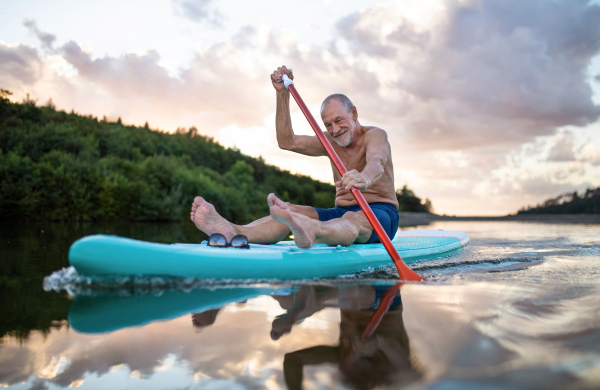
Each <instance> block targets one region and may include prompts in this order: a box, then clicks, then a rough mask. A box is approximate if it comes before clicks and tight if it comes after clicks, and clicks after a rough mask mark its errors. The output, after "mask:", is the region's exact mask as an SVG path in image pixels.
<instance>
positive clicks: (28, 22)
mask: <svg viewBox="0 0 600 390" xmlns="http://www.w3.org/2000/svg"><path fill="white" fill-rule="evenodd" d="M23 26H25V27H27V29H28V30H29V32H31V33H32V34H33V35H35V36H36V37H37V38H38V39H39V40H40V42H41V43H42V46H43V47H44V48H45V49H46V50H48V51H53V50H54V49H53V48H52V45H53V44H54V41H56V35H54V34H49V33H47V32H42V31H40V29H38V27H37V23H36V22H35V20H32V19H25V20H24V21H23Z"/></svg>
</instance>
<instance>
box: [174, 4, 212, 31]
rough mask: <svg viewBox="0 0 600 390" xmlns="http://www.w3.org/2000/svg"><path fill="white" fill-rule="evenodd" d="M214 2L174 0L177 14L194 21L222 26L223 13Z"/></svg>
mask: <svg viewBox="0 0 600 390" xmlns="http://www.w3.org/2000/svg"><path fill="white" fill-rule="evenodd" d="M212 3H213V2H212V0H172V4H173V8H174V9H175V13H176V14H177V15H179V16H181V17H184V18H186V19H188V20H191V21H192V22H194V23H203V22H207V23H209V24H211V25H214V26H220V25H221V23H222V21H223V15H221V13H220V12H219V10H218V9H216V8H215V7H214V6H213V4H212Z"/></svg>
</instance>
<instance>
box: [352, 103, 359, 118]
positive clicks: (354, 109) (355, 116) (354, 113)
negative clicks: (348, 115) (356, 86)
mask: <svg viewBox="0 0 600 390" xmlns="http://www.w3.org/2000/svg"><path fill="white" fill-rule="evenodd" d="M352 119H354V120H357V119H358V110H357V109H356V106H352Z"/></svg>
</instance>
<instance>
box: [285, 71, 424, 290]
mask: <svg viewBox="0 0 600 390" xmlns="http://www.w3.org/2000/svg"><path fill="white" fill-rule="evenodd" d="M282 79H283V81H284V82H285V83H286V84H285V86H286V88H287V89H288V91H290V93H291V94H292V96H293V97H294V100H295V101H296V103H298V106H299V107H300V110H301V111H302V113H303V114H304V116H305V117H306V119H307V120H308V123H309V124H310V127H312V129H313V130H314V132H315V134H316V135H317V138H318V139H319V141H321V144H322V145H323V147H324V148H325V150H326V151H327V154H328V155H329V158H330V159H331V161H333V165H335V167H336V169H337V170H338V172H339V173H340V175H342V176H344V174H345V173H346V172H347V170H346V167H344V164H343V163H342V160H340V158H339V157H338V155H337V153H336V152H335V150H333V147H332V146H331V144H330V143H329V140H328V139H327V138H326V137H325V135H324V134H323V131H322V130H321V128H320V127H319V124H318V123H317V121H316V120H315V118H314V117H313V116H312V114H311V113H310V111H309V110H308V107H306V104H304V101H303V100H302V98H301V97H300V94H299V93H298V91H297V90H296V86H295V85H294V82H293V81H292V80H290V78H289V77H288V76H287V75H286V74H284V75H283V78H282ZM352 195H354V198H355V199H356V201H357V202H358V205H359V206H360V208H361V209H362V211H363V212H364V213H365V216H366V217H367V219H368V220H369V223H370V224H371V226H373V230H375V233H377V236H378V237H379V240H380V241H381V243H382V244H383V246H384V247H385V249H386V250H387V252H388V253H389V254H390V257H391V258H392V260H393V261H394V264H395V265H396V268H397V269H398V275H399V276H400V279H401V280H411V281H418V282H421V281H423V278H421V277H420V276H419V275H418V274H417V273H416V272H415V271H413V270H411V269H410V268H408V266H407V265H406V264H404V261H402V258H401V257H400V255H399V254H398V251H397V250H396V248H395V247H394V245H393V244H392V241H391V240H390V238H389V237H388V235H387V233H386V232H385V230H384V229H383V226H381V223H380V222H379V220H378V219H377V217H375V214H373V210H371V206H369V204H368V203H367V201H366V199H365V197H364V196H363V194H362V192H360V190H359V189H358V188H356V187H353V188H352Z"/></svg>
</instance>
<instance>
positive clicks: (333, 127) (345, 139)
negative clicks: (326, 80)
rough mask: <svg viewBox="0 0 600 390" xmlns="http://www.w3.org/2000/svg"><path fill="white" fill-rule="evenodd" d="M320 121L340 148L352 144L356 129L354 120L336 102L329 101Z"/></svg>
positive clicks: (322, 111)
mask: <svg viewBox="0 0 600 390" xmlns="http://www.w3.org/2000/svg"><path fill="white" fill-rule="evenodd" d="M321 119H323V123H324V124H325V128H326V129H327V132H328V133H329V134H330V135H331V137H332V138H333V140H334V141H335V142H336V143H337V144H338V145H340V146H341V147H346V146H348V145H350V143H351V142H352V138H353V136H354V131H355V129H356V119H355V118H354V113H353V112H347V111H346V110H345V109H344V106H343V105H342V104H341V103H340V102H338V101H337V100H331V101H330V102H329V103H327V105H326V106H325V107H323V110H321Z"/></svg>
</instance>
